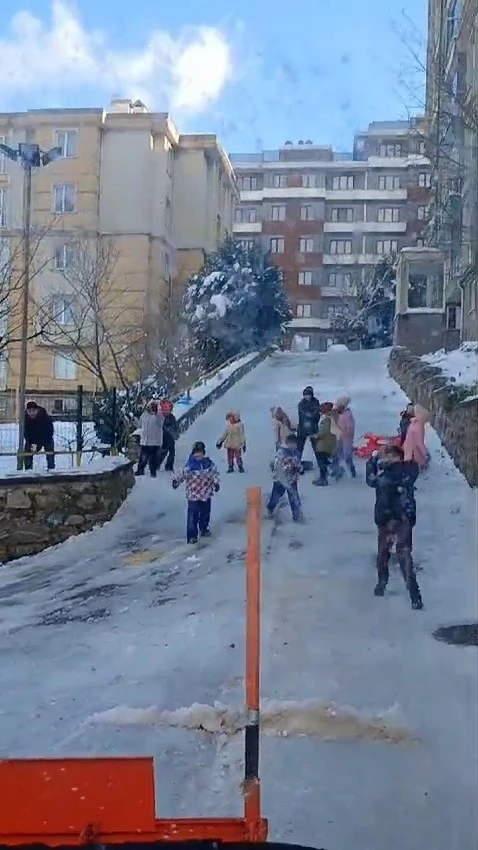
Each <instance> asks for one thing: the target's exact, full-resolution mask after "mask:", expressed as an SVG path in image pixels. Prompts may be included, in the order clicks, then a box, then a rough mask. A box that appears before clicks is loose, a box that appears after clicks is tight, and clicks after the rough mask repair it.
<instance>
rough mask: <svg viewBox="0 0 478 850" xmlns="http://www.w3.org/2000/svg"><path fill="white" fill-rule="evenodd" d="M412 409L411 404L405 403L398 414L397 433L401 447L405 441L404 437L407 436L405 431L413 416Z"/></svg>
mask: <svg viewBox="0 0 478 850" xmlns="http://www.w3.org/2000/svg"><path fill="white" fill-rule="evenodd" d="M414 415H415V413H414V409H413V404H407V406H406V408H405V410H402V412H401V414H400V424H399V426H398V434H399V436H400V446H401V448H403V444H404V442H405V437H406V436H407V431H408V429H409V427H410V422H411V421H412V419H413V417H414Z"/></svg>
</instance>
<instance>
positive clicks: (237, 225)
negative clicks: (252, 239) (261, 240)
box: [232, 221, 262, 233]
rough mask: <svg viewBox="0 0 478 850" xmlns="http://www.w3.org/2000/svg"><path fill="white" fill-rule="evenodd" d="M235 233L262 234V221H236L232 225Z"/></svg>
mask: <svg viewBox="0 0 478 850" xmlns="http://www.w3.org/2000/svg"><path fill="white" fill-rule="evenodd" d="M232 232H233V233H261V232H262V222H261V221H236V222H234V224H233V225H232Z"/></svg>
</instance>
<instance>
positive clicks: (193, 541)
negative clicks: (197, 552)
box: [188, 537, 198, 545]
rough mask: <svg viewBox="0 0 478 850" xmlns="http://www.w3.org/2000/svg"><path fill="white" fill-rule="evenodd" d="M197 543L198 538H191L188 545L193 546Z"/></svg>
mask: <svg viewBox="0 0 478 850" xmlns="http://www.w3.org/2000/svg"><path fill="white" fill-rule="evenodd" d="M197 542H198V539H197V537H191V538H190V539H189V540H188V543H190V544H192V545H194V543H197Z"/></svg>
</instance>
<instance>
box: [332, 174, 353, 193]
mask: <svg viewBox="0 0 478 850" xmlns="http://www.w3.org/2000/svg"><path fill="white" fill-rule="evenodd" d="M342 182H345V184H346V185H344V186H342V185H341V184H342ZM349 183H350V184H351V185H349ZM336 184H337V185H336ZM354 189H355V175H354V174H334V175H333V177H332V191H333V192H351V191H353V190H354Z"/></svg>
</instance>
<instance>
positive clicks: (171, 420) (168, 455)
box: [159, 399, 179, 472]
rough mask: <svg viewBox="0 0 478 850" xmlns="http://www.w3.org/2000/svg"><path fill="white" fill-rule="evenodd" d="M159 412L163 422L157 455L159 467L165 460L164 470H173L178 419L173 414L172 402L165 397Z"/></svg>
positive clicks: (177, 435)
mask: <svg viewBox="0 0 478 850" xmlns="http://www.w3.org/2000/svg"><path fill="white" fill-rule="evenodd" d="M161 413H162V414H163V416H164V422H163V445H162V447H161V453H160V456H159V467H161V464H162V463H163V461H164V460H165V461H166V464H165V467H164V468H165V470H166V471H167V472H173V471H174V461H175V459H176V440H177V439H178V438H179V426H178V420H177V419H176V417H175V416H174V414H173V403H172V402H171V401H168V400H167V399H165V400H164V401H162V402H161Z"/></svg>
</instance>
